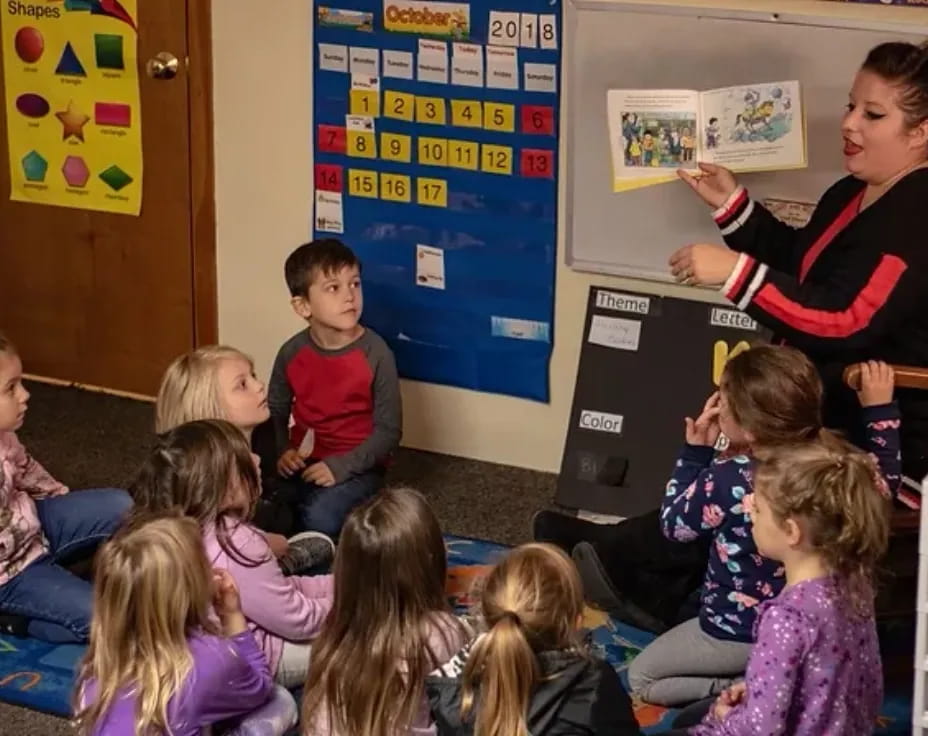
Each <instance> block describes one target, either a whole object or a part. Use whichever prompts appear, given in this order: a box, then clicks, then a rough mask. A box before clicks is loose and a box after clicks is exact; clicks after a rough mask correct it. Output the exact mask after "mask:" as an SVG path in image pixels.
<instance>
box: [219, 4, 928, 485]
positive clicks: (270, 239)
mask: <svg viewBox="0 0 928 736" xmlns="http://www.w3.org/2000/svg"><path fill="white" fill-rule="evenodd" d="M717 4H718V5H720V6H725V7H735V6H737V5H740V7H752V8H758V9H765V10H770V9H779V10H786V9H788V8H792V9H801V10H806V11H808V9H809V8H812V7H814V8H816V10H818V12H822V13H827V14H838V13H843V14H845V15H853V16H856V17H863V18H871V19H875V18H888V17H889V16H887V15H886V13H887V12H890V13H892V15H891V17H892V19H893V20H900V19H903V20H904V19H905V18H914V16H913V15H911V13H918V12H919V11H918V10H917V9H904V8H903V9H895V8H893V9H887V8H880V7H872V6H870V7H867V6H861V5H856V6H848V5H845V4H842V3H813V2H808V1H807V2H791V1H790V0H783V1H782V2H777V3H773V2H767V1H765V0H754V2H750V1H749V0H745V1H744V2H741V3H732V2H730V1H726V0H721V1H720V2H718V3H717ZM271 6H273V10H269V9H268V8H269V7H271ZM907 10H908V13H906V11H907ZM892 11H901V12H892ZM921 12H922V13H925V12H928V11H924V10H922V11H921ZM880 14H882V15H880ZM918 17H919V18H923V16H918ZM213 24H214V34H213V35H214V39H213V56H214V74H215V90H214V95H215V97H214V99H215V103H214V107H215V118H216V129H215V140H216V207H217V219H218V226H217V234H218V269H219V272H218V277H219V332H220V337H221V339H222V340H223V341H224V342H227V343H230V344H232V345H235V346H237V347H239V348H241V349H243V350H246V351H248V352H250V353H252V354H253V355H254V357H255V359H256V361H257V365H258V370H259V371H261V372H262V374H264V375H266V374H267V373H268V372H269V370H270V366H271V363H272V361H273V359H274V354H275V352H276V350H277V348H278V347H279V345H280V343H281V342H282V341H283V340H284V339H285V338H286V337H288V336H289V335H291V334H292V333H293V332H295V331H296V330H298V329H299V328H300V322H299V320H298V319H297V318H296V317H295V316H294V315H292V314H291V313H290V311H289V307H288V305H287V294H286V290H285V287H284V283H283V276H282V270H283V261H284V258H285V257H286V255H287V253H288V252H289V251H290V249H291V248H292V247H294V246H295V245H296V244H298V243H299V242H302V241H303V240H305V239H306V238H307V237H308V236H309V234H310V220H311V216H312V169H311V151H310V144H311V129H310V92H311V74H310V66H311V61H312V58H313V57H312V53H311V46H310V33H311V28H312V21H311V3H310V2H309V1H308V0H301V1H300V2H275V3H271V4H270V5H269V4H268V3H259V2H255V1H254V0H213ZM562 92H563V90H562ZM562 130H563V127H562ZM562 150H563V149H562ZM561 166H562V171H563V166H564V161H563V160H562V161H561ZM562 184H563V179H562ZM562 219H563V218H562ZM558 242H559V250H560V247H561V246H562V245H563V242H564V237H563V231H562V232H561V233H559V238H558ZM558 261H559V266H558V271H557V293H556V299H555V311H556V315H555V335H554V354H553V358H552V361H551V403H550V404H539V403H536V402H531V401H523V400H520V399H513V398H508V397H501V396H494V395H489V394H481V393H477V392H473V391H466V390H463V389H455V388H449V387H446V386H437V385H431V384H424V383H416V382H412V381H406V382H404V384H403V401H404V408H405V412H406V421H405V428H404V435H405V436H404V444H406V445H407V446H409V447H416V448H421V449H427V450H435V451H437V452H444V453H448V454H452V455H460V456H465V457H472V458H478V459H481V460H489V461H492V462H499V463H506V464H510V465H519V466H523V467H528V468H535V469H539V470H548V471H556V470H557V469H558V467H559V465H560V457H561V451H562V449H563V443H564V434H565V431H566V426H567V420H568V417H569V413H570V402H571V397H572V392H573V383H574V378H575V374H576V369H577V356H578V353H579V348H580V340H581V331H582V327H583V319H584V308H585V304H586V294H587V289H588V287H589V285H590V284H593V283H595V284H601V285H606V286H613V287H620V288H629V289H638V290H647V291H658V292H660V293H664V294H667V295H671V296H679V295H681V294H682V293H683V292H684V290H681V289H679V288H676V287H673V286H666V287H660V286H657V285H655V284H648V283H645V282H634V281H630V280H620V279H614V278H609V277H605V276H594V275H589V274H580V273H576V272H574V271H571V270H570V269H568V268H566V267H564V266H563V265H560V262H561V261H562V256H561V255H559V257H558ZM655 287H657V288H656V289H655Z"/></svg>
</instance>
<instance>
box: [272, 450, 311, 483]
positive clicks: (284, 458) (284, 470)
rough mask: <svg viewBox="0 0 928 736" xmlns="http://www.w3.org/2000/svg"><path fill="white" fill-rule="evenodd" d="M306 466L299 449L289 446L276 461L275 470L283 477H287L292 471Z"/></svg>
mask: <svg viewBox="0 0 928 736" xmlns="http://www.w3.org/2000/svg"><path fill="white" fill-rule="evenodd" d="M305 467H306V461H305V460H304V459H303V458H302V457H300V453H299V450H297V449H296V448H293V447H291V448H290V449H289V450H286V451H285V452H284V454H283V455H281V456H280V459H279V460H278V461H277V472H278V473H280V474H281V475H282V476H283V477H284V478H289V477H290V476H291V475H293V474H294V473H298V472H299V471H301V470H302V469H303V468H305Z"/></svg>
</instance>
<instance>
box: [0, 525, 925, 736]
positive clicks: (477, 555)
mask: <svg viewBox="0 0 928 736" xmlns="http://www.w3.org/2000/svg"><path fill="white" fill-rule="evenodd" d="M447 543H448V566H449V580H448V594H449V596H450V598H451V600H452V601H453V603H454V604H455V606H456V607H457V608H458V610H464V609H466V608H468V607H470V606H472V605H473V604H474V602H475V600H476V598H475V596H476V594H478V593H479V581H480V579H481V578H482V577H483V576H484V575H485V574H486V572H487V570H488V568H489V566H490V565H492V564H493V562H494V561H495V560H496V559H498V558H499V556H500V555H502V554H504V553H505V551H506V547H504V546H502V545H498V544H494V543H492V542H486V541H482V540H477V539H467V538H463V537H452V536H449V537H447ZM586 623H587V625H588V626H589V627H590V628H591V629H592V630H593V643H594V647H595V648H596V649H597V650H598V651H599V652H600V654H601V655H602V656H604V657H605V658H606V660H607V661H609V662H610V663H611V664H612V666H613V667H615V669H616V670H617V671H618V672H619V673H620V674H621V676H622V678H623V680H624V679H625V670H626V669H627V667H628V664H629V662H631V660H632V659H633V658H634V657H635V655H636V654H637V653H638V652H640V651H641V650H642V649H643V648H644V647H645V646H646V645H647V644H648V642H650V641H651V639H653V635H651V634H647V633H645V632H642V631H639V630H638V629H634V628H632V627H630V626H627V625H625V624H623V623H621V622H619V621H616V620H614V619H611V618H610V617H609V616H606V615H605V614H603V613H600V612H598V611H593V610H588V611H587V616H586ZM83 653H84V647H80V646H74V645H67V646H60V645H59V646H56V645H54V644H46V643H44V642H40V641H37V640H35V639H18V638H15V637H7V636H0V701H4V702H7V703H12V704H14V705H20V706H23V707H26V708H32V709H34V710H39V711H44V712H46V713H52V714H55V715H67V714H68V713H69V711H70V705H69V703H70V697H71V688H72V687H73V684H74V671H75V667H76V665H77V663H78V661H79V660H80V658H81V656H82V655H83ZM634 706H635V715H636V716H637V717H638V721H639V723H640V724H641V726H642V730H643V731H644V733H646V734H657V733H661V732H663V731H665V730H667V729H668V728H669V727H670V723H671V721H672V720H673V717H674V714H675V712H674V711H670V710H667V709H665V708H661V707H658V706H652V705H647V704H644V703H640V702H636V703H635V704H634ZM911 711H912V704H911V692H910V690H909V689H908V688H905V692H902V693H889V694H888V696H887V699H886V704H885V706H884V709H883V715H882V719H881V723H880V728H879V729H878V730H877V731H876V732H875V733H877V734H880V736H895V735H896V734H899V735H901V734H907V733H909V732H910V726H909V724H910V723H911Z"/></svg>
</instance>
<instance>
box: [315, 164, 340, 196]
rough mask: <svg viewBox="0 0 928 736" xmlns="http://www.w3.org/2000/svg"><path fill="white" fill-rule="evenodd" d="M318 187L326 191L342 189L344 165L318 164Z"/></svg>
mask: <svg viewBox="0 0 928 736" xmlns="http://www.w3.org/2000/svg"><path fill="white" fill-rule="evenodd" d="M316 189H319V190H321V191H324V192H340V191H341V190H342V167H341V166H338V165H337V164H316Z"/></svg>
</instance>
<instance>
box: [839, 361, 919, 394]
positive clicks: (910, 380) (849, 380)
mask: <svg viewBox="0 0 928 736" xmlns="http://www.w3.org/2000/svg"><path fill="white" fill-rule="evenodd" d="M892 369H893V372H894V373H895V376H896V380H895V384H896V386H897V387H899V388H918V389H928V368H916V367H915V366H911V365H894V366H892ZM844 382H845V383H846V384H847V385H848V387H849V388H851V389H853V390H854V391H859V390H860V363H854V364H853V365H849V366H848V367H847V368H845V369H844Z"/></svg>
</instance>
